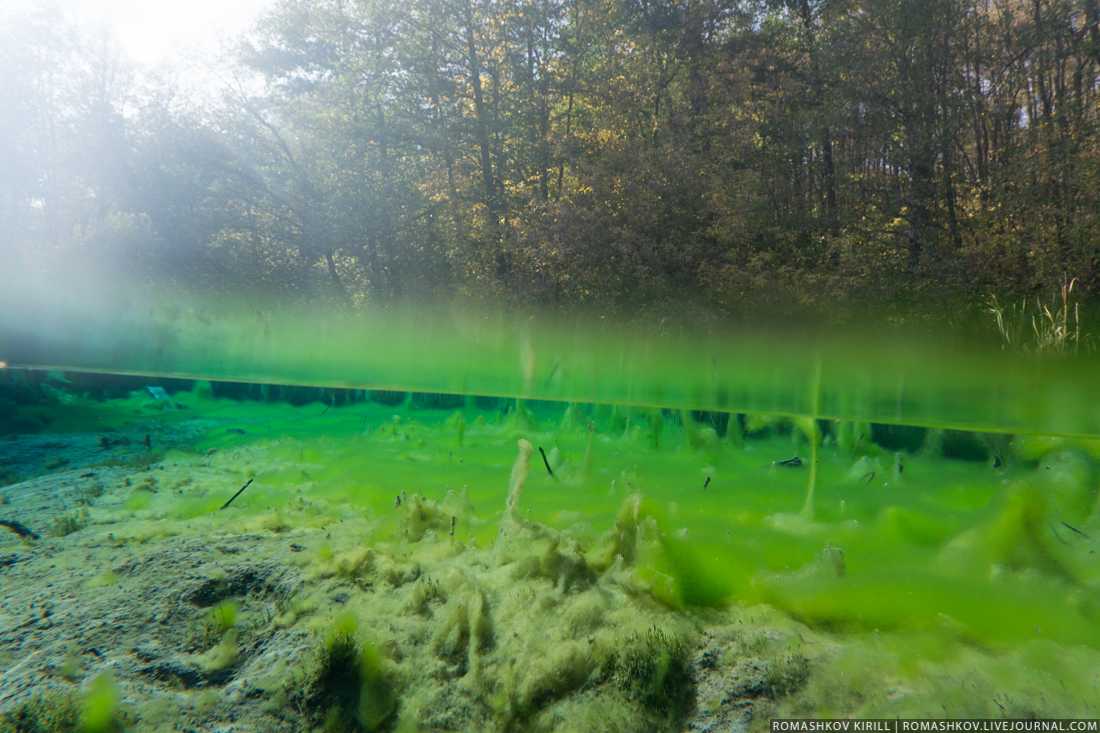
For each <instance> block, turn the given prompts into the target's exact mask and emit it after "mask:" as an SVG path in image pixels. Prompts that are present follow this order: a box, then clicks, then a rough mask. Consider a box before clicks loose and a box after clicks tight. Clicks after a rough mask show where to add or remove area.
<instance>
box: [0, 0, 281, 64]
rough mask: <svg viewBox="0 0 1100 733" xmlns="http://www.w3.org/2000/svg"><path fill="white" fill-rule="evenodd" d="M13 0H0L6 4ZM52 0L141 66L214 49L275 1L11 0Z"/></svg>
mask: <svg viewBox="0 0 1100 733" xmlns="http://www.w3.org/2000/svg"><path fill="white" fill-rule="evenodd" d="M8 2H11V0H7V1H6V2H3V4H5V5H6V4H8ZM44 2H51V3H52V4H55V5H57V6H59V7H61V8H62V9H64V10H65V11H66V12H67V13H71V14H72V15H73V17H75V18H76V19H78V20H80V21H81V25H84V24H88V25H89V26H91V27H96V26H102V27H105V28H106V29H107V30H109V31H110V33H111V35H113V36H114V37H115V39H116V40H117V41H118V43H119V45H120V46H121V47H122V48H123V49H124V50H125V53H126V55H127V56H129V58H130V59H131V60H132V61H134V62H136V63H138V64H140V65H143V66H161V65H172V64H173V63H174V61H176V60H177V59H180V58H183V57H192V58H193V57H195V56H196V55H205V54H206V53H208V52H212V51H216V50H217V49H218V48H219V46H220V45H221V44H222V43H223V42H224V41H225V40H226V39H229V38H232V37H233V36H236V35H238V34H240V33H242V32H244V31H246V30H248V29H249V27H250V26H251V25H252V23H253V22H254V21H255V20H256V18H257V17H258V16H259V15H260V13H261V12H262V11H263V10H264V9H265V8H268V7H270V6H271V5H273V4H274V0H14V2H13V3H12V4H13V5H16V6H20V5H21V6H23V7H33V6H35V5H41V4H43V3H44Z"/></svg>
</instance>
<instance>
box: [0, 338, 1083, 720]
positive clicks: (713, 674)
mask: <svg viewBox="0 0 1100 733" xmlns="http://www.w3.org/2000/svg"><path fill="white" fill-rule="evenodd" d="M520 362H521V364H520V365H519V366H517V367H516V369H517V370H520V371H522V359H521V360H520ZM12 366H14V365H11V366H9V368H7V369H4V370H2V371H0V406H2V411H0V436H2V437H0V484H2V485H3V488H2V489H0V525H2V529H3V530H5V531H3V532H0V579H2V586H3V593H2V596H0V668H2V669H3V676H2V678H0V730H4V731H61V730H94V731H109V730H110V731H115V730H134V731H174V730H187V731H307V730H326V731H623V732H624V733H625V732H629V731H696V732H701V731H733V730H736V731H743V730H747V731H755V730H766V729H767V726H768V721H769V719H772V718H795V717H825V718H840V717H872V718H892V717H922V716H926V717H934V718H942V717H963V718H979V717H1009V718H1031V717H1069V716H1073V717H1095V716H1097V715H1098V714H1100V564H1098V563H1097V556H1096V548H1097V543H1096V538H1097V537H1098V536H1100V512H1098V491H1097V489H1098V485H1100V472H1098V465H1100V438H1096V437H1089V435H1088V434H1081V433H1075V432H1074V431H1072V430H1067V431H1064V432H1062V433H1060V434H1058V435H1049V434H1041V433H1027V432H1016V431H995V430H962V429H957V428H955V427H951V426H950V425H945V426H942V427H940V426H936V425H934V424H933V425H929V424H923V425H919V426H918V425H906V424H899V423H896V422H883V423H880V422H872V421H869V420H860V419H853V418H831V417H808V416H800V415H798V414H790V413H786V414H777V413H767V412H739V411H719V410H697V409H692V408H689V407H683V408H680V409H676V408H675V407H672V406H669V405H664V406H654V407H647V406H644V405H626V404H607V403H589V402H563V401H552V400H540V399H530V398H516V397H502V396H483V395H479V394H475V393H471V394H466V395H455V394H437V393H429V392H413V391H396V390H377V389H339V388H329V387H324V388H323V387H298V386H288V385H278V384H260V383H245V382H225V381H213V382H211V381H207V380H194V379H181V378H154V377H138V376H125V375H123V376H119V375H104V374H96V373H89V372H81V371H69V372H66V371H61V370H45V369H42V370H36V369H17V368H12ZM543 368H544V369H546V370H550V371H556V370H558V369H559V368H558V367H555V366H552V365H549V364H548V365H546V366H545V367H543ZM472 372H477V369H476V368H473V369H472ZM528 381H530V380H528ZM1093 409H1094V408H1093Z"/></svg>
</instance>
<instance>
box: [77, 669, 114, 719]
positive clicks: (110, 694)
mask: <svg viewBox="0 0 1100 733" xmlns="http://www.w3.org/2000/svg"><path fill="white" fill-rule="evenodd" d="M123 729H124V725H123V721H122V718H121V716H120V713H119V709H118V688H117V687H115V682H114V679H113V678H112V677H111V675H110V674H109V673H104V674H100V675H98V676H96V678H95V679H93V680H92V682H91V684H90V685H89V686H88V690H87V691H86V692H85V694H84V699H83V700H82V702H81V706H80V724H79V726H78V730H79V731H80V733H117V732H118V731H122V730H123Z"/></svg>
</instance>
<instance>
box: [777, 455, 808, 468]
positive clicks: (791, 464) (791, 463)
mask: <svg viewBox="0 0 1100 733" xmlns="http://www.w3.org/2000/svg"><path fill="white" fill-rule="evenodd" d="M775 465H776V466H787V467H788V468H798V467H799V466H801V465H802V459H801V458H799V457H798V456H795V457H794V458H787V459H786V460H782V461H775Z"/></svg>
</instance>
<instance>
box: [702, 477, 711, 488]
mask: <svg viewBox="0 0 1100 733" xmlns="http://www.w3.org/2000/svg"><path fill="white" fill-rule="evenodd" d="M708 486H710V476H707V477H706V478H705V479H703V488H704V489H705V488H707V487H708Z"/></svg>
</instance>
